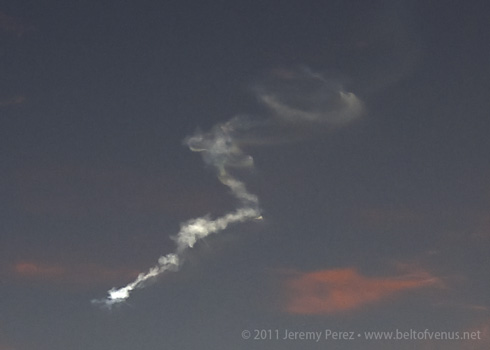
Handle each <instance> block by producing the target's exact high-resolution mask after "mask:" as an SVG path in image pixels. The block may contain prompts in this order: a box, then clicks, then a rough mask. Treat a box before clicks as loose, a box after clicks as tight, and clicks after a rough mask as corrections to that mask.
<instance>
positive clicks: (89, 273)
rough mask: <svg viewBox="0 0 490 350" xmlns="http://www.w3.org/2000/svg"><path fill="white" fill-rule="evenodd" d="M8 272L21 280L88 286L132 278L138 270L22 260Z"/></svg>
mask: <svg viewBox="0 0 490 350" xmlns="http://www.w3.org/2000/svg"><path fill="white" fill-rule="evenodd" d="M10 274H11V275H14V277H16V278H17V279H20V280H23V281H30V282H47V283H54V284H57V285H60V284H61V285H71V286H76V287H88V288H90V287H94V286H101V285H107V284H111V283H115V282H119V283H121V282H123V281H126V280H128V279H133V278H134V277H136V276H137V275H138V271H136V270H131V269H111V268H107V267H103V266H99V265H96V264H81V265H62V264H47V263H39V262H32V261H22V262H18V263H16V264H14V265H13V266H12V267H11V269H10Z"/></svg>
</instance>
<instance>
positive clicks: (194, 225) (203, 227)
mask: <svg viewBox="0 0 490 350" xmlns="http://www.w3.org/2000/svg"><path fill="white" fill-rule="evenodd" d="M235 121H236V119H232V120H231V121H229V122H228V123H225V124H221V125H218V126H216V127H215V128H214V129H213V130H212V131H211V132H209V133H207V134H202V133H196V134H195V135H194V136H191V137H189V138H187V139H186V140H185V143H186V144H187V145H188V146H189V148H190V149H191V150H192V151H195V152H202V155H203V158H204V160H205V161H206V163H208V164H210V165H212V166H213V167H214V168H215V169H216V171H217V173H218V178H219V180H220V181H221V182H222V183H223V184H224V185H225V186H227V187H228V188H229V189H230V190H231V193H232V194H233V196H234V197H235V198H237V199H238V200H239V202H240V206H239V208H238V209H236V210H235V211H233V212H231V213H228V214H226V215H224V216H221V217H219V218H217V219H214V220H213V219H211V218H209V216H204V217H199V218H196V219H192V220H189V221H187V222H185V223H183V224H182V225H181V228H180V231H179V232H178V233H177V235H176V236H175V237H173V239H174V240H175V242H176V244H177V248H176V250H175V252H173V253H169V254H167V255H165V256H162V257H160V258H159V259H158V264H157V265H155V266H154V267H152V268H151V269H150V270H148V272H146V273H141V274H139V275H138V277H137V278H136V279H135V280H134V281H133V282H131V283H129V284H128V285H126V286H124V287H121V288H119V289H116V288H112V289H111V290H109V291H108V296H107V297H106V298H104V299H96V300H92V303H94V304H101V305H103V306H107V307H111V306H113V305H114V304H117V303H120V302H123V301H125V300H126V299H128V298H129V296H130V294H131V292H133V291H134V290H135V289H137V288H142V287H144V286H145V285H147V284H148V283H149V282H151V281H152V280H153V279H154V278H155V277H157V276H158V275H160V274H162V273H164V272H165V271H176V270H178V269H179V267H180V265H181V264H182V262H183V255H184V253H185V251H186V250H187V249H189V248H192V247H193V246H194V244H195V243H196V242H197V241H198V240H200V239H203V238H204V237H206V236H208V235H210V234H212V233H216V232H219V231H222V230H224V229H226V228H227V227H228V225H230V224H233V223H238V222H244V221H249V220H253V219H261V218H262V217H261V214H260V209H259V200H258V198H257V196H256V195H254V194H252V193H249V192H248V191H247V189H246V187H245V184H244V183H243V182H241V181H239V180H237V179H236V178H234V177H233V176H232V175H230V173H229V171H228V168H230V167H237V166H242V167H252V166H253V159H252V157H251V156H249V155H245V154H244V153H243V152H242V151H241V149H240V148H239V147H238V145H237V144H236V143H235V141H234V139H233V137H232V134H233V133H234V132H235V131H236V126H235V125H234V124H235Z"/></svg>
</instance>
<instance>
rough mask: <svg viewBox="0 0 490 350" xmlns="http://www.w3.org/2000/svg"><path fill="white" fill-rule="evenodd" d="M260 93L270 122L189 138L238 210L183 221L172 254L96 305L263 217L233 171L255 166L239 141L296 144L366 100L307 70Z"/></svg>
mask: <svg viewBox="0 0 490 350" xmlns="http://www.w3.org/2000/svg"><path fill="white" fill-rule="evenodd" d="M255 92H256V94H257V97H258V101H259V102H261V103H262V104H263V105H264V106H265V107H267V109H268V110H269V111H270V113H271V117H270V118H268V119H265V120H263V121H256V122H252V121H251V120H249V119H247V118H244V117H235V118H232V119H231V120H229V121H228V122H226V123H223V124H218V125H217V126H215V127H214V128H213V129H212V130H211V131H210V132H208V133H202V132H197V133H196V134H195V135H193V136H190V137H188V138H186V139H185V140H184V143H185V144H186V145H187V146H188V147H189V148H190V149H191V151H194V152H201V154H202V157H203V159H204V161H205V162H206V163H208V164H209V165H211V166H212V167H213V168H214V169H215V170H216V172H217V176H218V179H219V180H220V181H221V182H222V183H223V184H224V185H225V186H227V187H228V188H229V189H230V190H231V193H232V195H233V196H234V197H235V198H236V199H238V201H239V203H240V205H239V207H238V208H237V209H236V210H235V211H233V212H231V213H228V214H225V215H223V216H221V217H219V218H216V219H214V220H213V219H211V218H210V217H209V216H203V217H199V218H196V219H192V220H189V221H187V222H185V223H183V224H182V225H181V227H180V231H179V232H178V233H177V235H176V236H174V237H173V239H174V240H175V242H176V245H177V247H176V249H175V251H174V252H173V253H169V254H167V255H164V256H162V257H160V258H159V259H158V264H157V265H155V266H154V267H152V268H151V269H149V270H148V272H146V273H141V274H140V275H138V277H137V278H136V279H135V280H134V281H133V282H131V283H129V284H128V285H126V286H125V287H122V288H119V289H116V288H113V289H111V290H109V291H108V295H107V297H106V298H103V299H95V300H92V302H93V303H95V304H100V305H103V306H107V307H111V306H113V305H114V304H117V303H120V302H123V301H125V300H126V299H127V298H129V296H130V294H131V293H132V292H133V291H134V290H135V289H137V288H142V287H144V286H145V285H147V284H148V283H149V282H150V281H151V280H153V279H154V278H155V277H157V276H158V275H160V274H162V273H164V272H165V271H176V270H178V269H179V267H180V266H181V264H182V263H183V259H184V253H185V252H186V250H187V249H189V248H192V247H193V246H194V244H196V242H197V241H198V240H200V239H202V238H204V237H206V236H208V235H210V234H212V233H216V232H219V231H222V230H224V229H226V228H227V227H228V226H229V225H230V224H233V223H238V222H245V221H250V220H258V219H262V216H261V210H260V207H259V200H258V198H257V196H256V195H255V194H252V193H250V192H248V191H247V189H246V187H245V184H244V183H243V182H241V181H240V180H238V179H237V178H235V177H234V176H233V175H232V174H231V173H230V171H229V170H230V169H231V168H235V167H241V168H252V167H253V158H252V157H251V156H249V155H247V154H245V153H244V152H243V151H242V149H241V148H240V145H239V143H240V144H251V145H260V144H267V143H271V142H272V143H273V142H286V141H291V140H293V139H295V140H297V139H299V138H300V137H295V136H294V135H295V133H298V129H301V132H300V133H301V135H303V136H305V135H306V134H308V135H314V134H318V133H321V131H322V130H325V127H326V126H327V127H328V126H331V127H338V126H340V125H345V124H346V123H349V122H350V121H352V120H354V119H355V118H357V117H358V116H359V115H360V114H361V113H362V110H363V104H362V102H361V101H360V100H359V99H358V98H357V96H355V95H354V94H353V93H351V92H346V91H344V90H343V89H342V88H341V87H340V86H337V85H336V84H333V83H331V82H329V81H328V80H326V79H325V78H323V76H322V75H321V74H319V73H314V72H312V71H311V70H310V69H307V68H304V67H303V68H302V69H299V70H298V69H296V70H278V71H276V72H275V73H273V74H272V75H271V76H270V77H269V78H268V79H266V80H265V81H264V82H263V83H262V84H261V85H258V86H256V89H255ZM253 127H260V128H262V129H263V130H262V131H263V132H262V134H260V133H256V130H249V129H252V128H253ZM276 129H278V130H279V132H280V133H283V134H284V136H279V137H278V135H276V134H275V132H274V130H276ZM264 132H265V134H264ZM238 140H239V141H240V142H239V141H238Z"/></svg>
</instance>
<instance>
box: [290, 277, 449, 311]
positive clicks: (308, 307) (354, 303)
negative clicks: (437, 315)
mask: <svg viewBox="0 0 490 350" xmlns="http://www.w3.org/2000/svg"><path fill="white" fill-rule="evenodd" d="M440 285H441V283H440V280H439V279H437V278H435V277H434V276H432V275H430V274H429V273H428V272H423V271H418V272H417V273H414V274H409V275H402V276H399V277H366V276H363V275H361V274H360V273H359V272H358V271H357V270H356V269H354V268H342V269H331V270H320V271H314V272H306V273H296V274H295V275H294V276H292V277H290V278H289V279H287V281H286V292H287V295H288V300H287V302H286V305H285V306H284V310H285V311H286V312H288V313H291V314H304V315H315V314H316V315H320V314H332V313H341V312H346V311H350V310H354V309H358V308H361V307H363V306H364V305H367V304H371V303H376V302H381V301H383V300H384V299H386V298H387V297H391V296H393V295H395V294H396V293H399V292H402V291H406V290H411V289H418V288H426V287H434V286H440Z"/></svg>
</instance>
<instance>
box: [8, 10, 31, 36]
mask: <svg viewBox="0 0 490 350" xmlns="http://www.w3.org/2000/svg"><path fill="white" fill-rule="evenodd" d="M32 29H33V28H32V27H31V26H26V25H25V24H24V23H23V21H22V20H21V19H19V18H15V17H13V16H9V15H7V14H5V13H3V12H0V32H6V33H9V34H13V35H16V36H17V37H21V36H22V35H23V34H24V33H25V32H27V31H29V30H32Z"/></svg>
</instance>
